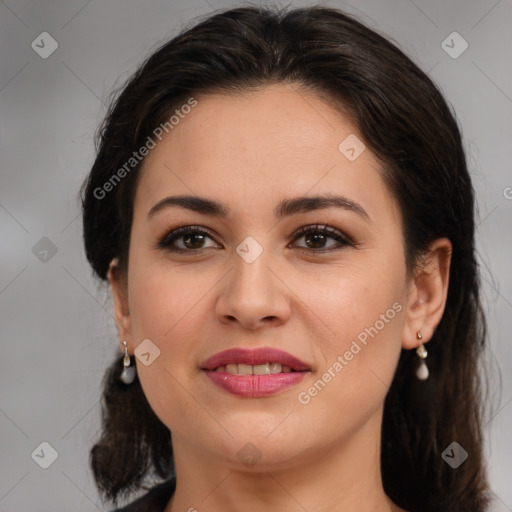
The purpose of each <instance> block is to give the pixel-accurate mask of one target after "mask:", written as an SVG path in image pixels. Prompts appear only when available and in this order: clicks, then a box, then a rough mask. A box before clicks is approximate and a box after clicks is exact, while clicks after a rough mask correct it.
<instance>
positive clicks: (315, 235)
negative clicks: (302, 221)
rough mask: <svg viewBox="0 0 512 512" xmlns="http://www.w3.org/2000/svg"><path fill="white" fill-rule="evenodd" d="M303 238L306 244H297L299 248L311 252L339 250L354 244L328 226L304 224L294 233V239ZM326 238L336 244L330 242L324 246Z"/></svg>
mask: <svg viewBox="0 0 512 512" xmlns="http://www.w3.org/2000/svg"><path fill="white" fill-rule="evenodd" d="M299 238H304V240H305V242H306V245H305V246H299V247H301V248H305V249H310V250H311V251H312V252H329V251H336V250H340V249H342V248H343V247H346V246H351V247H353V246H354V243H353V242H352V241H351V240H349V239H348V237H346V236H344V235H343V234H342V233H341V232H340V231H338V230H337V229H333V228H330V227H329V226H319V225H316V226H306V227H303V228H301V229H300V230H299V231H298V232H297V233H296V234H295V240H297V239H299ZM328 239H333V240H336V241H337V242H338V244H331V245H330V246H326V245H325V244H326V242H327V240H328Z"/></svg>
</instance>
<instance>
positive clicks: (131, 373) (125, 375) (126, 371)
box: [119, 341, 136, 384]
mask: <svg viewBox="0 0 512 512" xmlns="http://www.w3.org/2000/svg"><path fill="white" fill-rule="evenodd" d="M123 345H124V357H123V371H122V372H121V376H120V377H119V378H120V379H121V381H122V382H124V383H125V384H131V383H132V382H133V381H134V380H135V373H136V371H135V366H130V364H131V361H130V356H129V355H128V346H127V344H126V341H123Z"/></svg>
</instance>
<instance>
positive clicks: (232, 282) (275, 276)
mask: <svg viewBox="0 0 512 512" xmlns="http://www.w3.org/2000/svg"><path fill="white" fill-rule="evenodd" d="M271 260H272V258H271V257H270V256H269V255H268V254H267V253H266V251H265V250H264V251H263V253H262V254H261V255H260V256H259V257H258V258H257V259H256V260H255V261H252V262H251V263H249V262H247V261H245V260H244V259H243V258H242V257H240V256H239V254H238V253H236V252H234V253H233V268H232V269H231V271H230V272H228V274H227V275H226V277H225V279H223V280H222V281H221V283H222V285H223V288H222V290H221V292H220V294H219V297H218V300H217V303H216V307H215V313H216V315H217V318H218V319H219V321H220V322H222V323H225V324H233V325H234V324H237V325H240V326H241V327H243V328H245V329H250V330H256V329H259V328H261V327H264V326H270V325H272V326H279V325H282V324H284V323H286V322H287V321H288V319H289V317H290V313H291V304H290V295H291V292H290V290H289V289H288V288H287V287H286V285H285V282H286V279H285V278H284V276H282V275H279V271H278V270H276V268H277V267H278V266H277V265H276V264H275V262H274V263H273V262H272V261H271Z"/></svg>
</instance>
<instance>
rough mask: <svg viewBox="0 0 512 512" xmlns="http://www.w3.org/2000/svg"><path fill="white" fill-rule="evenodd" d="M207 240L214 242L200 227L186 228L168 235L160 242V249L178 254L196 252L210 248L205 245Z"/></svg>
mask: <svg viewBox="0 0 512 512" xmlns="http://www.w3.org/2000/svg"><path fill="white" fill-rule="evenodd" d="M206 239H210V240H213V238H212V237H211V236H210V235H209V234H208V233H207V232H206V231H205V230H204V229H200V228H199V227H198V226H185V227H181V228H178V229H175V230H173V231H171V232H170V233H167V234H166V235H165V236H164V237H163V238H162V239H161V240H160V241H159V242H158V247H159V248H160V249H167V250H169V251H176V252H194V251H200V250H202V249H206V248H208V247H205V245H204V244H205V241H206ZM176 242H178V245H177V244H176Z"/></svg>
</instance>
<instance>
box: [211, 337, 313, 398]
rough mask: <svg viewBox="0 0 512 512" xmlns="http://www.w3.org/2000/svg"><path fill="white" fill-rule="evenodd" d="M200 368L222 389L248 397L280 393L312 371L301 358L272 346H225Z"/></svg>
mask: <svg viewBox="0 0 512 512" xmlns="http://www.w3.org/2000/svg"><path fill="white" fill-rule="evenodd" d="M201 369H202V370H203V371H204V373H205V374H206V376H207V377H208V378H209V379H210V380H211V381H212V382H213V383H214V384H215V385H217V386H218V387H220V388H221V389H223V390H225V391H227V392H229V393H232V394H234V395H237V396H242V397H247V398H259V397H265V396H270V395H274V394H276V393H279V392H281V391H283V390H285V389H288V388H290V387H292V386H295V385H296V384H298V383H299V382H300V381H301V380H302V379H303V378H304V377H305V376H306V375H307V374H308V373H309V372H310V371H311V370H310V368H309V367H308V365H307V364H306V363H304V362H303V361H301V360H300V359H298V358H296V357H295V356H292V355H291V354H289V353H287V352H284V351H282V350H279V349H276V348H272V347H259V348H254V349H248V348H234V349H229V350H224V351H222V352H219V353H217V354H215V355H213V356H212V357H210V358H209V359H207V360H206V361H205V362H204V363H203V364H202V365H201Z"/></svg>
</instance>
